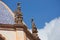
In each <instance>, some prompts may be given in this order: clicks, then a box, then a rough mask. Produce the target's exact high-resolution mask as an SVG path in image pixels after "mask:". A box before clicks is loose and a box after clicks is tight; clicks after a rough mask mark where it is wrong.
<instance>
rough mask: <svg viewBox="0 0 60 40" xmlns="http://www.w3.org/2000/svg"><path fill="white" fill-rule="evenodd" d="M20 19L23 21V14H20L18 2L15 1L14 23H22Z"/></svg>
mask: <svg viewBox="0 0 60 40" xmlns="http://www.w3.org/2000/svg"><path fill="white" fill-rule="evenodd" d="M22 21H23V15H22V12H21V6H20V3H19V2H18V3H17V10H16V12H15V23H17V24H22Z"/></svg>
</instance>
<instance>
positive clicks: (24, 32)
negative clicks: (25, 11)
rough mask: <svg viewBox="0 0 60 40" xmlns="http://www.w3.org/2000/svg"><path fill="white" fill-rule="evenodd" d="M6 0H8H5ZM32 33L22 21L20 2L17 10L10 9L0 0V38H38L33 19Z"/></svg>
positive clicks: (5, 39) (36, 39) (18, 39)
mask: <svg viewBox="0 0 60 40" xmlns="http://www.w3.org/2000/svg"><path fill="white" fill-rule="evenodd" d="M7 1H8V0H7ZM31 24H32V33H31V32H30V31H29V29H28V28H27V27H28V26H27V25H26V24H25V23H24V21H23V15H22V12H21V7H20V3H17V10H16V11H15V12H12V11H11V9H10V8H9V7H8V6H7V5H6V4H5V3H4V2H2V1H1V0H0V40H40V38H39V37H38V31H37V28H36V25H35V23H34V20H33V19H32V20H31Z"/></svg>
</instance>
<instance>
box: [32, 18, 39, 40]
mask: <svg viewBox="0 0 60 40" xmlns="http://www.w3.org/2000/svg"><path fill="white" fill-rule="evenodd" d="M31 22H32V35H33V36H35V37H36V38H37V40H40V38H39V36H38V34H37V33H38V31H37V28H36V25H35V23H34V20H33V18H32V19H31Z"/></svg>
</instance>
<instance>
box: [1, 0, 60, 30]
mask: <svg viewBox="0 0 60 40" xmlns="http://www.w3.org/2000/svg"><path fill="white" fill-rule="evenodd" d="M2 1H3V2H4V3H6V4H7V5H8V6H9V7H10V9H11V10H12V11H13V12H14V11H15V10H16V8H17V6H16V4H17V2H21V10H22V13H23V17H24V22H25V23H26V24H27V25H28V28H31V18H34V21H35V23H36V26H37V28H39V29H40V28H44V26H45V23H46V22H50V21H51V20H52V19H54V18H57V17H60V0H2Z"/></svg>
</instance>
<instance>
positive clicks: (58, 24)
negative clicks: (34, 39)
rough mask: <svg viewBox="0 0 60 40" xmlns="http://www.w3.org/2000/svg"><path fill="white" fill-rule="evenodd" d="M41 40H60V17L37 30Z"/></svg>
mask: <svg viewBox="0 0 60 40" xmlns="http://www.w3.org/2000/svg"><path fill="white" fill-rule="evenodd" d="M38 34H39V37H40V39H41V40H60V17H59V18H55V19H53V20H51V21H50V22H49V23H47V22H46V23H45V27H44V28H43V29H38Z"/></svg>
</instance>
